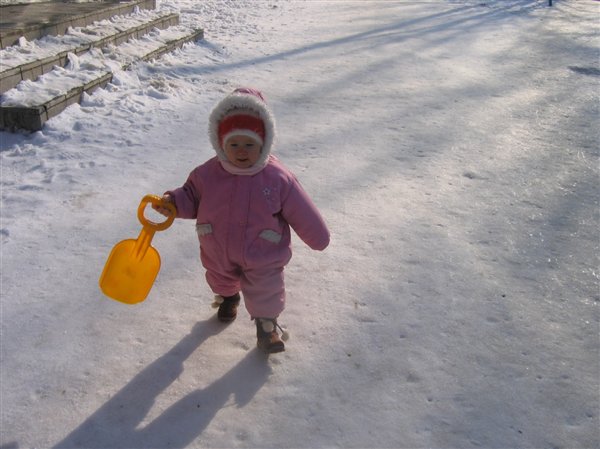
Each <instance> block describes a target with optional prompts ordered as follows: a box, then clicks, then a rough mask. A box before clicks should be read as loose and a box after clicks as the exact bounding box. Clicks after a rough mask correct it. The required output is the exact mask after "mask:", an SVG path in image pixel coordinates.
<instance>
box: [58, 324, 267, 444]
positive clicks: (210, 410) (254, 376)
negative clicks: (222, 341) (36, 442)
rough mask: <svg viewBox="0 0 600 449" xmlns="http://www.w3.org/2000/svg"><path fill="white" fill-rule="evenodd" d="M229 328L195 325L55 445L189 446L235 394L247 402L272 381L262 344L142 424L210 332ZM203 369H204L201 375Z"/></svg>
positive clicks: (240, 403) (217, 325) (214, 333)
mask: <svg viewBox="0 0 600 449" xmlns="http://www.w3.org/2000/svg"><path fill="white" fill-rule="evenodd" d="M221 329H223V327H222V325H221V324H220V323H218V322H216V321H214V322H213V320H210V321H204V322H202V323H198V324H196V325H195V326H194V328H193V329H192V331H191V332H190V334H188V335H187V336H186V337H185V338H183V340H181V341H180V342H179V343H177V345H175V346H174V347H173V348H172V349H171V350H170V351H169V352H167V353H166V354H165V355H163V356H162V357H160V358H159V359H157V360H156V361H154V362H153V363H152V364H151V365H149V366H148V367H146V368H145V369H144V370H143V371H141V372H140V373H139V374H137V375H136V376H135V377H134V378H133V379H132V380H131V381H130V382H129V383H128V384H127V385H126V386H125V387H123V389H121V391H119V392H118V393H117V394H115V396H113V397H112V398H111V399H110V400H109V401H108V402H107V403H106V404H104V405H103V406H102V407H100V408H99V409H98V410H97V411H96V412H95V413H94V414H93V415H91V416H90V417H89V418H88V419H86V420H85V421H84V422H83V423H82V424H81V425H80V426H79V427H78V428H77V429H75V430H74V431H73V432H71V434H69V435H68V436H67V437H66V438H65V439H64V440H63V441H61V442H60V443H58V444H57V445H56V446H55V449H58V448H82V447H85V448H90V449H91V448H124V447H127V448H144V449H146V448H149V447H174V448H183V447H186V446H187V445H188V444H190V443H191V442H192V441H194V439H196V438H197V437H198V436H199V435H200V434H201V433H202V432H203V430H204V429H205V428H206V427H207V426H208V424H209V423H210V422H211V421H212V419H213V418H214V416H215V415H216V414H217V412H218V411H219V410H220V409H221V408H222V407H223V406H224V405H225V404H226V403H227V401H228V400H229V398H230V397H231V395H233V396H234V398H235V402H236V404H237V405H238V406H239V407H242V406H244V405H246V404H247V403H248V402H249V401H250V400H251V399H252V398H253V397H254V395H255V394H256V393H257V392H258V390H260V388H261V387H262V386H263V385H264V384H265V383H266V381H267V379H268V377H269V375H270V373H271V368H270V367H269V365H268V363H267V362H266V358H265V357H262V356H261V354H259V353H258V351H257V350H256V349H254V350H252V351H250V352H249V353H248V354H247V355H246V356H245V357H244V358H243V359H242V360H241V361H240V362H239V363H238V364H237V365H236V366H235V367H233V368H232V369H231V370H230V371H228V372H227V373H226V374H225V375H223V377H221V378H220V379H218V380H216V381H215V382H213V383H212V384H211V385H209V386H208V387H206V388H204V389H201V390H196V391H194V392H192V393H190V394H188V395H187V396H186V397H184V398H182V399H180V400H179V401H177V402H176V403H174V404H173V405H172V406H171V407H169V408H168V409H167V410H165V411H164V412H163V413H162V414H161V415H160V416H159V417H157V418H156V419H154V420H153V421H152V422H150V423H148V424H147V425H144V426H140V424H141V423H142V421H143V420H144V418H145V417H146V415H147V414H148V411H149V410H150V408H151V407H152V405H153V404H154V400H155V398H156V397H158V395H160V394H161V393H162V392H163V391H164V390H165V389H166V388H167V387H169V385H171V383H173V381H174V380H175V379H177V377H178V376H179V375H180V374H181V372H182V371H183V362H184V361H185V360H186V359H187V358H188V357H189V356H190V355H191V354H192V353H193V352H194V350H195V349H196V348H198V346H200V345H201V344H202V342H204V341H205V340H207V339H208V338H209V337H210V336H212V335H216V334H217V333H219V332H220V330H221ZM202 375H203V373H202V372H199V373H198V377H201V376H202Z"/></svg>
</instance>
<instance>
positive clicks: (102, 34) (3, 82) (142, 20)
mask: <svg viewBox="0 0 600 449" xmlns="http://www.w3.org/2000/svg"><path fill="white" fill-rule="evenodd" d="M178 24H179V15H178V14H170V13H158V12H155V11H146V12H141V13H138V14H132V15H128V16H117V17H114V18H112V19H111V20H110V21H109V20H103V21H100V22H95V23H94V24H92V25H90V26H88V27H84V28H81V27H80V28H74V29H70V30H69V32H68V33H67V34H65V35H63V36H59V37H50V38H49V37H44V38H43V39H41V40H39V41H35V42H31V43H29V42H28V43H27V44H26V45H25V46H23V47H21V46H13V47H9V48H6V49H4V50H0V60H1V61H2V67H1V68H2V71H1V72H0V94H1V93H4V92H6V91H8V90H9V89H12V88H13V87H15V86H16V85H17V84H18V83H19V82H21V81H22V80H35V79H37V78H38V77H39V76H41V75H43V74H45V73H48V72H50V71H51V70H52V69H53V68H54V67H55V66H59V67H64V66H65V65H66V64H67V61H68V54H69V53H73V54H75V55H81V54H83V53H85V52H87V51H89V50H90V49H92V48H102V47H104V46H106V45H111V44H112V45H120V44H121V43H123V42H126V41H128V40H130V39H132V38H140V37H142V36H143V35H145V34H147V33H149V32H150V31H151V30H152V29H154V28H159V29H166V28H169V27H170V26H174V25H178Z"/></svg>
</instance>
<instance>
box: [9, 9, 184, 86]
mask: <svg viewBox="0 0 600 449" xmlns="http://www.w3.org/2000/svg"><path fill="white" fill-rule="evenodd" d="M173 25H179V15H178V14H169V15H167V16H163V17H159V18H157V19H154V20H152V21H151V22H148V23H145V24H142V25H139V26H137V27H135V28H131V29H128V30H125V31H121V32H120V33H117V34H114V35H112V36H106V37H104V38H102V39H99V40H97V41H94V42H90V43H86V44H84V45H81V46H79V47H73V48H72V49H69V50H64V51H61V52H60V53H57V54H56V55H52V56H48V57H47V58H44V59H39V60H37V61H32V62H28V63H25V64H23V65H20V66H17V67H11V68H10V69H7V70H4V71H2V72H0V94H1V93H4V92H6V91H7V90H9V89H12V88H13V87H15V86H16V85H17V84H18V83H20V82H21V81H23V80H35V79H36V78H37V77H39V76H41V75H43V74H44V73H48V72H50V71H51V70H52V69H53V68H54V66H57V65H58V66H60V67H64V66H65V65H66V63H67V60H68V54H69V53H74V54H76V55H80V54H82V53H85V52H86V51H89V50H90V49H92V48H102V47H104V46H106V45H108V44H114V45H119V44H122V43H123V42H126V41H128V40H129V39H132V38H140V37H142V36H143V35H145V34H147V33H148V32H149V31H151V30H152V29H153V28H160V29H166V28H168V27H170V26H173Z"/></svg>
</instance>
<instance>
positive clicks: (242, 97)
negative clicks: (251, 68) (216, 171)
mask: <svg viewBox="0 0 600 449" xmlns="http://www.w3.org/2000/svg"><path fill="white" fill-rule="evenodd" d="M208 135H209V137H210V141H211V144H212V146H213V148H214V149H215V151H216V152H217V156H218V157H219V159H220V160H222V161H227V157H226V156H225V152H224V151H223V145H224V144H225V141H226V140H227V139H228V138H229V137H231V136H234V135H243V136H250V137H252V138H253V139H255V140H256V141H257V142H259V143H261V144H262V151H261V155H260V158H259V160H258V161H257V162H256V165H264V164H265V163H266V161H267V159H268V157H269V154H270V153H271V147H272V145H273V140H274V138H275V118H274V117H273V114H272V112H271V110H270V109H269V107H268V106H267V103H266V102H265V98H264V97H263V95H262V93H260V92H259V91H258V90H255V89H251V88H247V87H242V88H239V89H236V90H234V91H233V92H232V93H231V94H229V95H227V96H226V97H225V98H224V99H223V100H221V101H220V102H219V103H218V104H217V105H216V106H215V107H214V109H213V110H212V112H211V113H210V117H209V121H208Z"/></svg>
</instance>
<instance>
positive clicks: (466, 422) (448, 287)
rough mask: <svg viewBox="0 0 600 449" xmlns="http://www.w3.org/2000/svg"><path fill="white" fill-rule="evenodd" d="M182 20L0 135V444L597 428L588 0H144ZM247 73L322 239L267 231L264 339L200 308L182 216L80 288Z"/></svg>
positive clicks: (419, 440)
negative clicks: (270, 296)
mask: <svg viewBox="0 0 600 449" xmlns="http://www.w3.org/2000/svg"><path fill="white" fill-rule="evenodd" d="M160 8H161V10H165V11H179V12H180V13H181V14H182V23H183V25H184V26H191V25H196V26H198V25H199V26H201V27H202V28H204V30H205V40H203V41H200V42H198V43H197V44H188V45H186V46H184V48H183V49H181V50H177V51H175V52H174V53H172V54H169V55H165V56H163V57H161V58H160V59H158V60H156V61H153V62H149V63H140V64H136V65H135V66H134V67H133V68H132V70H130V71H121V72H117V73H116V74H115V77H114V79H113V83H112V84H110V85H109V86H108V87H107V88H106V89H101V90H98V91H96V92H95V93H94V94H93V95H89V96H86V97H85V99H84V101H83V103H82V104H81V105H74V106H71V107H69V108H68V109H67V110H66V111H65V112H63V113H62V114H61V115H59V116H58V117H55V118H53V119H51V120H49V121H48V122H47V123H46V125H45V127H44V129H43V130H42V131H40V132H36V133H32V134H8V133H1V134H0V136H1V146H0V150H1V151H0V160H1V163H2V167H1V170H2V172H1V175H2V176H1V185H2V192H1V198H2V215H1V224H0V238H1V241H2V250H1V272H2V273H1V293H2V302H1V306H2V308H1V332H2V333H1V337H2V347H1V368H0V370H1V376H2V377H1V392H2V396H1V406H2V407H1V416H2V420H1V423H2V426H1V439H0V445H1V446H2V448H3V449H5V448H6V449H8V448H11V449H13V448H17V447H18V448H50V447H53V448H54V447H55V448H63V447H78V448H145V449H148V448H166V447H173V448H184V447H189V448H235V447H250V448H275V447H295V448H317V447H344V448H367V447H368V448H425V447H428V448H475V447H480V448H481V447H483V448H507V447H511V448H512V447H519V448H597V447H599V446H600V435H599V430H598V429H599V428H600V426H598V424H599V416H600V410H599V404H600V397H599V387H600V386H599V378H600V360H599V346H600V345H599V322H600V319H599V318H600V316H599V311H598V305H599V303H600V290H599V287H600V284H599V280H598V274H599V269H600V268H599V257H598V256H599V254H600V252H599V248H598V244H599V239H598V237H599V235H598V229H599V228H598V225H599V221H600V220H599V214H598V212H599V208H598V200H599V190H598V169H599V165H598V162H599V161H598V150H599V145H598V143H599V137H600V136H599V130H600V126H599V125H600V123H599V115H598V105H599V102H598V73H599V72H600V70H599V66H598V61H599V58H598V56H599V54H598V48H599V46H598V44H599V34H598V26H599V21H598V19H599V18H600V16H599V14H600V3H599V2H596V1H592V0H578V1H575V0H557V1H555V2H554V6H553V7H552V8H549V7H548V6H547V2H544V1H533V0H509V1H502V2H493V1H481V0H478V1H471V0H432V1H427V2H425V1H423V2H421V1H417V2H415V1H372V2H368V4H367V2H356V1H349V0H337V1H300V0H298V1H283V0H279V1H278V0H269V1H261V2H256V1H252V0H237V1H233V0H203V1H200V2H195V1H193V0H165V1H163V2H161V4H160ZM239 85H251V86H255V87H257V88H259V89H261V90H263V91H264V93H265V94H266V96H267V99H268V101H269V103H270V104H271V106H272V108H273V110H274V112H275V115H276V117H277V120H278V143H277V146H276V150H275V151H276V153H277V154H278V155H279V157H280V158H281V159H282V160H283V162H284V163H285V164H286V165H288V166H289V167H290V168H291V169H292V170H293V171H294V172H295V173H296V174H297V175H298V177H299V179H300V181H301V182H302V184H303V185H304V187H305V188H306V190H307V191H308V192H309V193H310V194H311V196H312V197H313V199H314V200H315V202H316V204H317V205H318V206H319V208H320V209H321V211H322V213H323V215H324V217H325V218H326V220H327V222H328V225H329V226H330V229H331V231H332V243H331V246H330V247H329V248H328V249H327V250H326V251H325V252H323V253H317V252H313V251H310V250H309V249H308V248H306V247H304V246H303V245H302V244H301V242H300V241H298V239H296V240H295V245H294V257H293V259H292V262H291V264H290V265H289V266H288V268H287V271H286V279H287V284H288V306H287V309H286V311H285V312H284V313H283V314H282V316H281V322H282V323H283V324H285V325H286V326H287V328H288V329H289V330H290V332H291V339H290V340H289V341H288V342H287V346H286V347H287V350H286V352H284V353H282V354H278V355H273V356H270V357H268V358H267V357H265V356H263V355H261V354H260V353H258V351H257V349H255V339H254V332H255V330H254V326H253V323H252V322H251V321H250V320H249V317H248V315H247V313H246V312H245V311H244V310H242V311H241V313H240V316H239V317H238V320H237V321H236V322H235V323H233V324H231V325H228V326H223V325H221V324H220V323H218V322H217V321H216V319H215V317H214V313H215V312H214V309H212V308H211V306H210V305H211V301H212V293H211V292H210V291H209V289H208V287H207V286H206V283H205V281H204V279H203V271H202V269H201V267H200V263H199V260H198V248H197V241H196V236H195V231H194V223H192V222H191V221H183V220H179V221H176V222H175V224H174V225H173V226H172V227H171V228H169V229H168V230H167V231H164V232H161V233H158V234H157V235H156V236H155V237H154V240H153V245H154V246H155V247H156V248H157V250H158V251H159V252H160V254H161V258H162V267H161V271H160V274H159V276H158V278H157V280H156V283H155V285H154V287H153V290H152V291H151V293H150V295H149V297H148V299H147V300H146V301H145V302H143V303H141V304H139V305H136V306H125V305H123V304H121V303H117V302H115V301H112V300H110V299H108V298H106V297H104V296H103V295H102V293H101V292H100V290H99V288H98V277H99V275H100V273H101V271H102V268H103V265H104V262H105V260H106V258H107V257H108V254H109V252H110V250H111V248H112V247H113V246H114V245H115V244H116V243H117V242H118V241H120V240H123V239H126V238H135V237H136V236H137V234H138V233H139V229H140V225H139V223H138V222H137V218H136V210H137V206H138V204H139V201H140V199H141V198H142V196H143V195H145V194H146V193H157V194H160V193H162V192H163V191H164V190H166V189H169V188H173V187H177V186H178V185H181V184H182V183H183V181H184V180H185V178H186V177H187V175H188V173H189V171H191V170H192V169H193V168H194V167H195V166H196V165H198V164H200V163H201V162H203V161H204V160H206V159H207V158H209V157H211V156H212V154H213V151H212V150H211V149H210V146H209V142H208V137H207V135H206V129H207V120H208V113H209V111H210V109H211V107H212V106H213V104H214V103H215V102H216V101H218V100H219V99H221V98H222V97H223V96H224V95H225V94H226V93H228V92H230V91H231V90H232V89H233V88H235V87H237V86H239Z"/></svg>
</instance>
